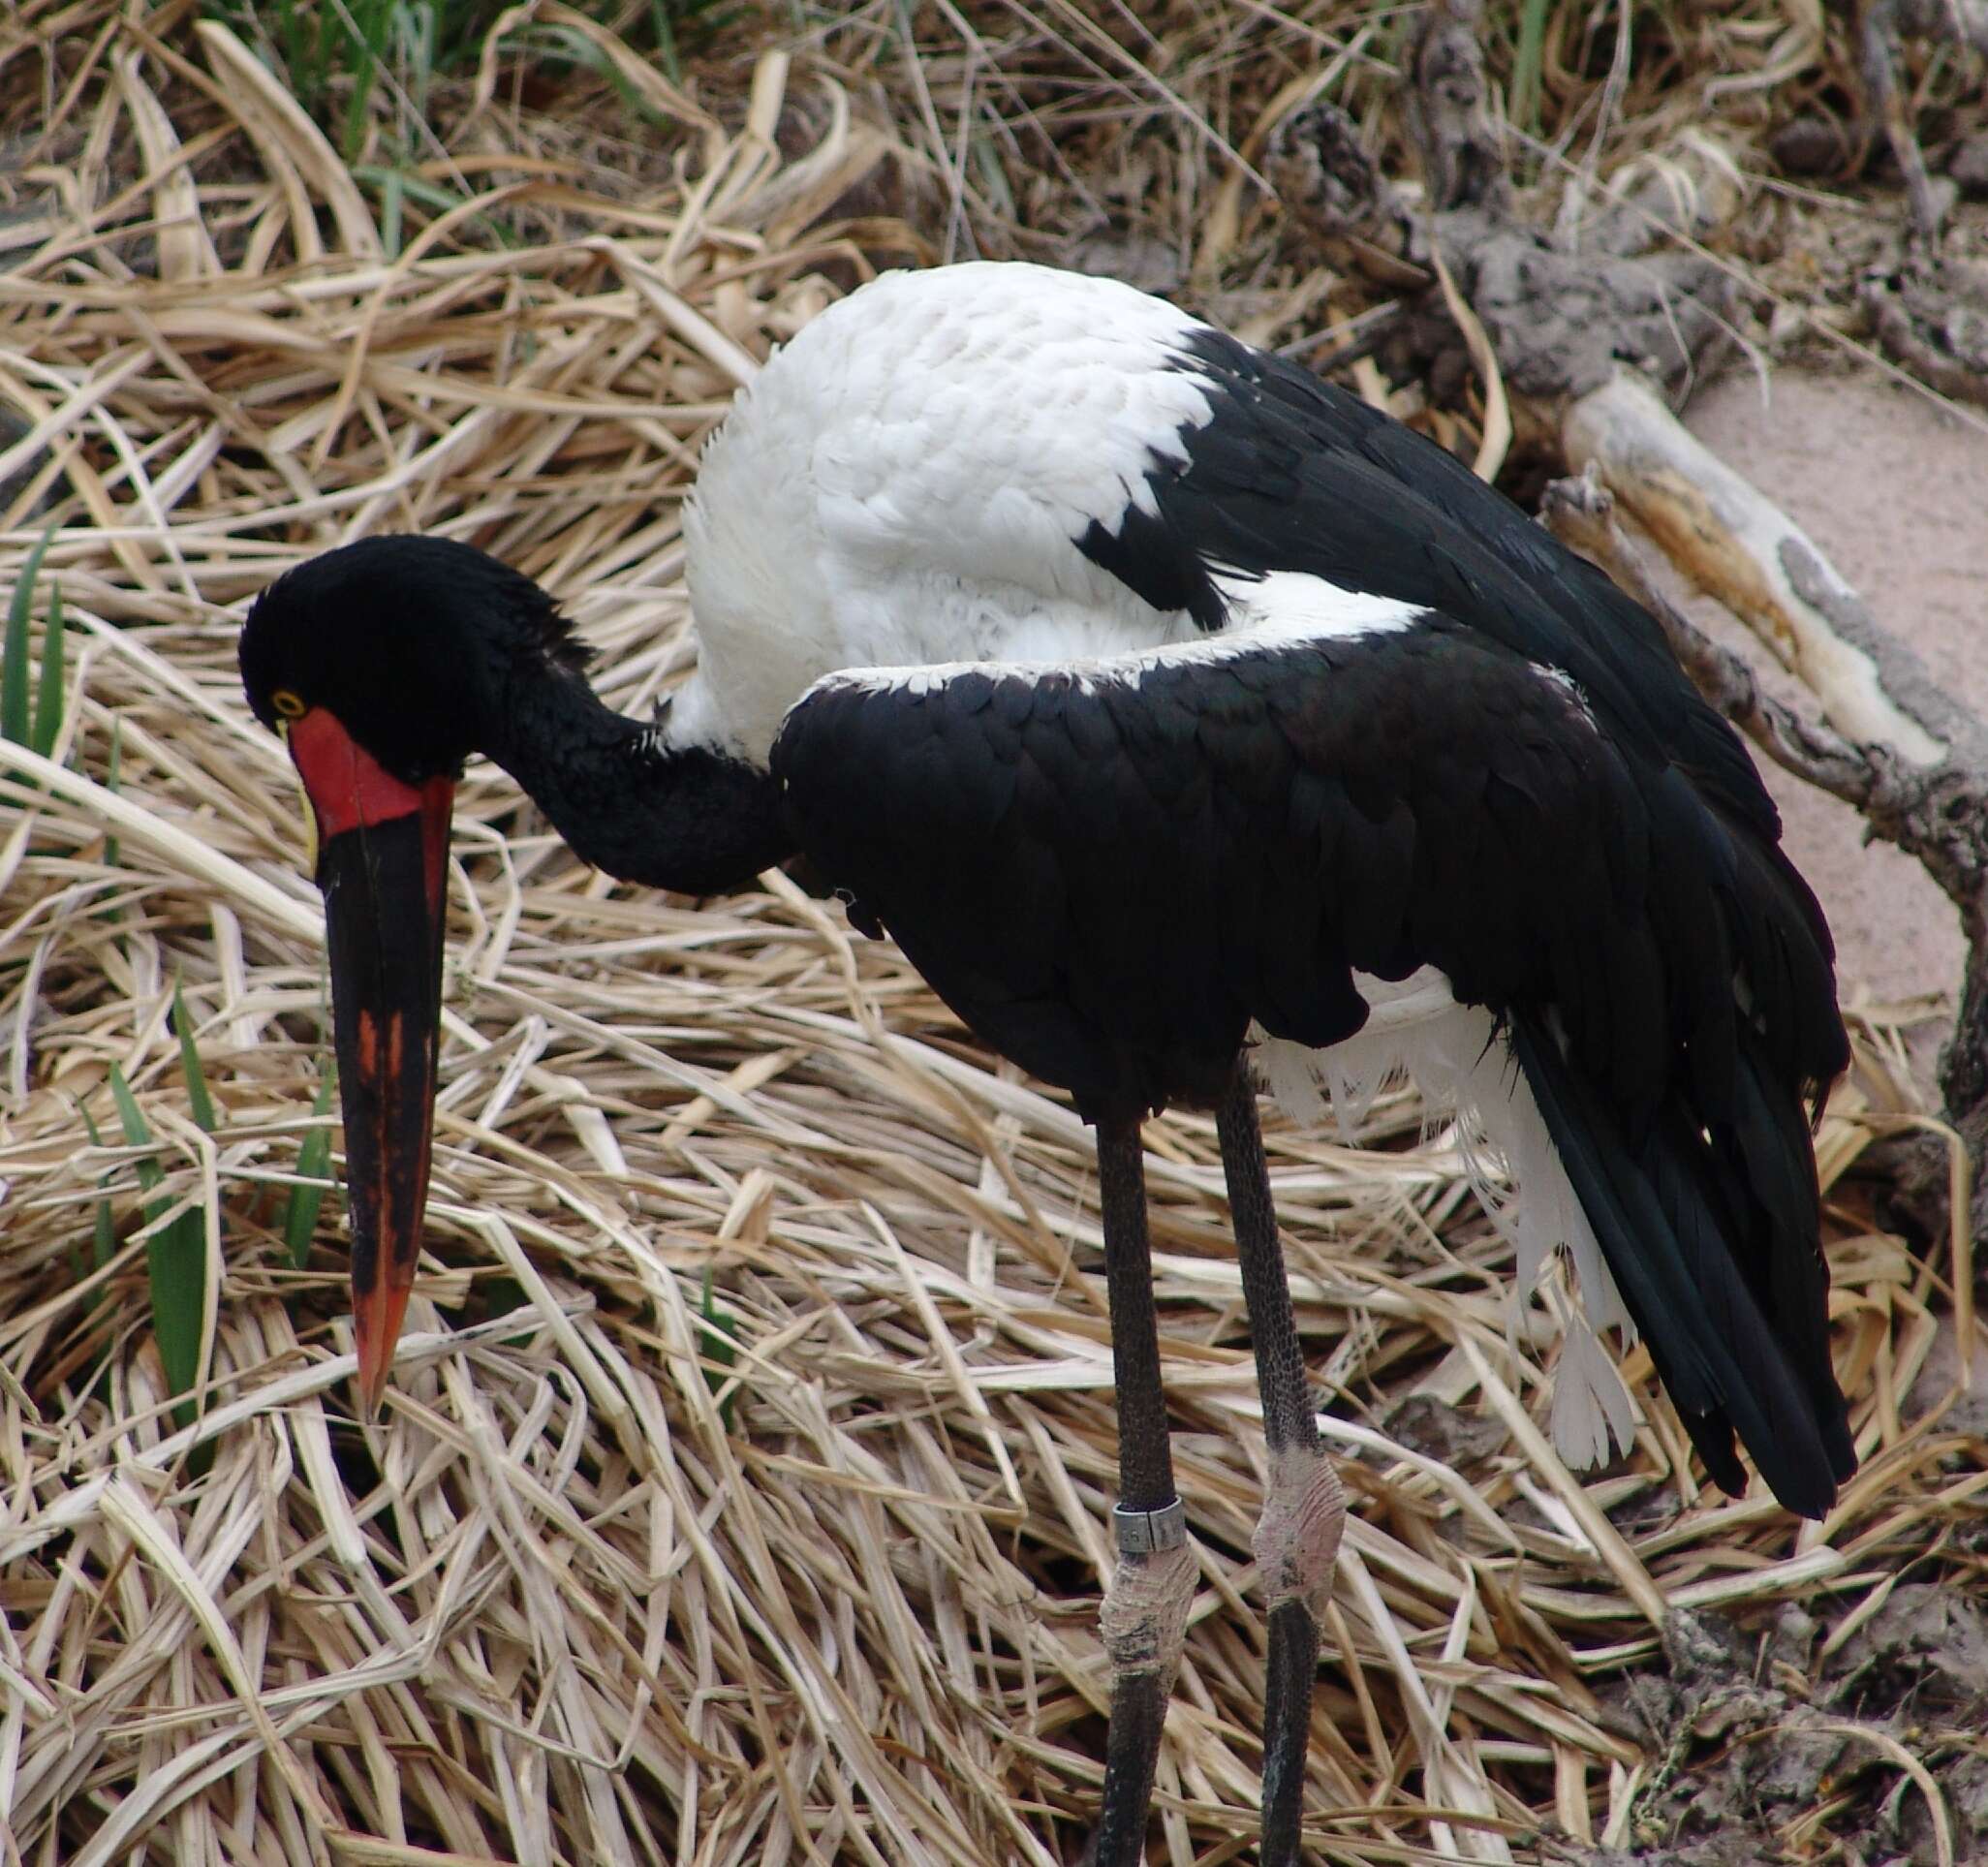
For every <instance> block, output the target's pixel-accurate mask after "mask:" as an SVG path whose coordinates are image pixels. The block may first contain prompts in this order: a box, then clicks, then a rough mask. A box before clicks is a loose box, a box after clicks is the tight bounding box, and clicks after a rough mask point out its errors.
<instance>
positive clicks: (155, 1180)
mask: <svg viewBox="0 0 1988 1867" xmlns="http://www.w3.org/2000/svg"><path fill="white" fill-rule="evenodd" d="M110 1095H111V1099H112V1100H113V1101H114V1102H115V1103H116V1104H117V1119H118V1122H119V1124H120V1125H121V1126H122V1128H123V1130H124V1138H125V1139H126V1140H127V1141H128V1142H130V1143H131V1145H132V1146H134V1147H142V1146H144V1145H145V1144H146V1143H147V1142H148V1141H150V1140H151V1138H152V1131H151V1129H150V1128H149V1127H148V1126H147V1125H146V1123H145V1115H144V1110H143V1109H141V1108H140V1106H139V1105H138V1098H137V1097H136V1096H134V1095H133V1094H132V1093H131V1085H130V1084H129V1083H128V1082H126V1081H125V1079H124V1072H123V1071H122V1070H120V1069H118V1067H117V1066H116V1065H115V1064H114V1063H113V1064H112V1065H111V1066H110ZM138 1177H139V1185H140V1187H142V1188H144V1190H145V1191H146V1192H148V1193H149V1192H150V1191H152V1190H153V1189H154V1188H155V1187H157V1186H158V1185H159V1183H160V1181H161V1180H163V1179H164V1178H165V1177H166V1176H165V1173H164V1171H163V1170H162V1169H161V1167H160V1166H159V1163H158V1162H157V1161H156V1160H153V1159H149V1158H147V1159H145V1160H141V1161H140V1162H139V1164H138ZM165 1210H166V1202H165V1201H164V1200H151V1201H148V1202H147V1203H146V1206H145V1218H146V1221H147V1222H148V1223H149V1222H150V1221H152V1220H154V1219H156V1218H158V1217H159V1215H160V1214H161V1213H163V1212H164V1211H165ZM206 1255H207V1232H206V1220H205V1215H204V1214H202V1212H201V1210H200V1209H199V1208H198V1207H191V1208H189V1209H188V1210H187V1211H185V1212H183V1213H181V1214H180V1216H179V1217H178V1218H177V1219H175V1220H173V1222H172V1223H171V1225H170V1226H165V1227H162V1228H161V1229H159V1230H157V1231H155V1232H153V1233H152V1235H151V1236H150V1237H149V1238H147V1239H146V1240H145V1267H146V1269H147V1271H148V1272H149V1273H150V1276H151V1285H152V1328H153V1332H154V1333H155V1334H156V1335H157V1337H158V1341H159V1359H160V1360H161V1361H163V1362H164V1363H165V1364H166V1385H167V1386H168V1387H169V1388H170V1389H171V1392H173V1393H175V1394H183V1393H185V1392H186V1391H187V1389H188V1388H189V1387H191V1386H192V1385H194V1382H195V1380H196V1378H197V1377H198V1376H199V1374H200V1371H201V1326H202V1322H204V1321H205V1320H206V1308H207V1277H206ZM173 1417H174V1418H175V1419H179V1420H180V1421H181V1423H182V1424H184V1423H186V1420H187V1419H190V1418H191V1413H190V1412H189V1413H187V1414H186V1415H185V1416H183V1417H182V1415H181V1413H180V1410H179V1409H176V1408H175V1409H174V1411H173Z"/></svg>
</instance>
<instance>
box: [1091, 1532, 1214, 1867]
mask: <svg viewBox="0 0 1988 1867" xmlns="http://www.w3.org/2000/svg"><path fill="white" fill-rule="evenodd" d="M1113 1521H1114V1523H1115V1525H1116V1527H1117V1531H1118V1547H1119V1557H1118V1569H1117V1571H1116V1572H1115V1573H1114V1574H1113V1575H1112V1577H1111V1586H1110V1588H1109V1589H1108V1590H1107V1591H1106V1592H1105V1596H1104V1604H1103V1609H1102V1611H1101V1612H1100V1614H1099V1617H1098V1618H1099V1621H1100V1624H1101V1625H1102V1627H1103V1634H1104V1651H1105V1653H1106V1655H1107V1656H1108V1657H1109V1659H1110V1661H1111V1731H1110V1735H1109V1736H1108V1738H1107V1739H1106V1740H1105V1750H1104V1806H1103V1817H1102V1820H1100V1822H1099V1824H1098V1832H1097V1835H1096V1836H1095V1837H1094V1838H1093V1841H1092V1845H1091V1849H1090V1851H1089V1852H1088V1854H1087V1855H1086V1858H1087V1859H1088V1860H1091V1861H1095V1862H1096V1864H1097V1867H1139V1862H1140V1861H1141V1860H1143V1859H1144V1857H1145V1855H1144V1850H1145V1844H1146V1816H1147V1810H1148V1808H1149V1807H1150V1805H1151V1803H1152V1800H1153V1772H1154V1769H1155V1768H1156V1766H1157V1765H1158V1763H1159V1760H1160V1734H1161V1732H1162V1730H1163V1729H1164V1728H1165V1724H1166V1701H1167V1699H1168V1698H1169V1697H1171V1696H1172V1694H1173V1675H1174V1674H1175V1672H1177V1671H1178V1670H1179V1669H1180V1650H1181V1643H1182V1641H1183V1640H1184V1639H1185V1637H1186V1634H1187V1617H1188V1607H1189V1604H1190V1603H1192V1602H1193V1601H1194V1598H1195V1552H1194V1550H1193V1549H1192V1548H1191V1547H1190V1546H1189V1543H1188V1540H1187V1517H1186V1514H1185V1512H1184V1511H1183V1510H1182V1509H1181V1506H1180V1503H1179V1501H1178V1500H1175V1502H1173V1503H1172V1504H1170V1505H1168V1506H1167V1507H1166V1508H1165V1509H1161V1510H1128V1509H1125V1508H1124V1507H1123V1506H1121V1507H1120V1508H1119V1509H1118V1510H1116V1511H1115V1512H1114V1513H1113Z"/></svg>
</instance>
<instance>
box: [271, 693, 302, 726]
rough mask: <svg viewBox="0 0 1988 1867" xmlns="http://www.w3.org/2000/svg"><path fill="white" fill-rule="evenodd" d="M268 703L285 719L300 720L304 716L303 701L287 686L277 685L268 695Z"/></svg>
mask: <svg viewBox="0 0 1988 1867" xmlns="http://www.w3.org/2000/svg"><path fill="white" fill-rule="evenodd" d="M269 704H270V705H271V706H273V707H274V708H275V709H276V710H277V712H279V713H280V714H282V715H283V717H284V718H285V719H286V720H300V719H302V718H303V716H304V703H303V701H302V700H299V699H298V698H297V697H296V696H295V694H293V693H292V692H291V691H290V689H289V688H287V687H279V688H278V689H277V690H276V691H275V693H273V694H271V695H270V696H269Z"/></svg>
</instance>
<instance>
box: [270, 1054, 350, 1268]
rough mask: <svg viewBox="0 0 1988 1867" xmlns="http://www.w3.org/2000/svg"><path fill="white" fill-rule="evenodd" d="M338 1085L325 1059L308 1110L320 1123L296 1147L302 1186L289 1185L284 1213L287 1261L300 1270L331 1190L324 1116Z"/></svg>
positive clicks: (329, 1150)
mask: <svg viewBox="0 0 1988 1867" xmlns="http://www.w3.org/2000/svg"><path fill="white" fill-rule="evenodd" d="M337 1089H338V1074H337V1071H336V1070H335V1069H334V1068H333V1066H332V1065H331V1063H330V1062H329V1061H328V1060H327V1061H326V1065H325V1079H324V1080H323V1081H322V1082H321V1083H319V1085H318V1099H317V1101H315V1102H314V1103H312V1104H311V1113H312V1114H313V1115H316V1116H318V1117H319V1118H320V1122H321V1125H320V1126H319V1127H317V1128H314V1129H312V1130H311V1132H310V1133H309V1134H308V1135H306V1136H304V1137H303V1145H302V1146H300V1147H299V1148H298V1149H297V1150H296V1177H297V1178H298V1179H299V1180H302V1181H305V1182H306V1184H305V1185H303V1186H294V1187H292V1188H291V1189H290V1203H289V1205H288V1206H287V1207H286V1208H285V1209H284V1213H283V1242H284V1244H285V1245H286V1246H288V1247H289V1250H290V1261H291V1262H292V1263H293V1264H295V1266H296V1268H297V1269H298V1270H302V1269H303V1268H304V1266H305V1265H306V1264H307V1263H309V1262H310V1257H311V1237H312V1234H313V1233H314V1232H315V1231H316V1230H317V1229H318V1211H319V1208H320V1207H321V1206H323V1205H324V1203H325V1195H326V1193H328V1192H329V1191H330V1190H331V1187H332V1184H333V1182H332V1179H331V1129H330V1125H329V1124H328V1123H326V1122H324V1121H323V1117H325V1116H326V1115H328V1114H329V1113H330V1112H331V1098H332V1096H333V1095H334V1094H335V1093H336V1092H337Z"/></svg>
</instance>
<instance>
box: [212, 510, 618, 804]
mask: <svg viewBox="0 0 1988 1867" xmlns="http://www.w3.org/2000/svg"><path fill="white" fill-rule="evenodd" d="M240 659H241V683H242V686H243V688H244V689H245V690H246V691H247V694H248V701H249V705H250V706H252V707H253V708H254V709H255V713H256V717H257V718H258V719H259V720H261V721H262V722H263V724H264V726H266V727H270V728H280V726H281V724H282V722H284V721H286V720H295V719H299V718H301V717H302V716H303V715H304V714H305V713H306V712H308V711H310V710H311V709H312V708H314V707H323V708H325V709H326V711H327V712H329V713H330V714H331V715H333V716H334V717H335V718H336V719H337V721H338V722H339V724H340V725H341V726H343V727H344V729H345V730H346V731H347V732H349V733H350V734H351V735H352V737H353V738H354V739H355V740H356V741H357V743H358V744H359V745H361V746H363V747H364V748H365V750H366V751H367V752H368V753H370V754H371V755H372V756H373V757H374V758H375V759H377V760H378V761H379V762H380V764H381V765H382V766H383V767H384V768H385V769H386V770H388V771H389V772H390V773H392V775H393V776H394V777H396V778H398V779H400V780H401V781H402V782H403V783H407V784H419V783H420V782H421V781H422V780H423V779H427V778H434V777H440V776H444V775H449V776H452V775H454V774H456V773H458V772H460V771H461V769H462V763H463V761H464V759H466V758H467V757H468V756H469V754H470V753H471V752H473V751H475V750H476V749H477V748H478V747H479V746H480V745H484V744H487V743H488V742H489V741H490V738H491V736H492V726H493V723H495V722H498V721H500V719H501V714H500V712H499V709H501V708H502V707H503V706H504V705H505V703H506V695H507V693H508V691H509V689H510V676H511V675H512V674H513V672H515V671H517V670H519V669H525V670H527V671H528V672H530V673H535V674H537V675H539V676H540V677H541V678H543V676H544V672H545V671H547V667H548V664H549V666H550V667H551V668H556V669H565V670H569V671H572V672H578V671H579V670H580V669H584V668H585V666H586V663H587V651H586V649H585V648H584V647H583V646H582V645H581V644H580V643H579V642H578V641H577V640H576V639H575V637H574V635H573V631H572V625H571V624H570V623H569V622H568V621H567V620H566V618H565V617H564V616H563V615H561V614H560V612H559V607H558V606H557V605H556V604H555V603H554V602H553V601H552V599H551V598H550V597H548V596H547V595H546V594H545V592H544V591H543V590H542V589H540V588H539V586H538V585H537V584H536V583H534V582H533V581H532V580H531V578H530V577H528V576H522V575H521V574H520V573H518V572H516V571H513V569H511V567H510V566H509V565H507V564H500V563H499V562H498V561H497V560H496V559H495V558H493V557H489V556H486V555H485V554H484V553H483V552H481V551H480V550H478V549H476V548H475V547H474V546H473V545H459V544H456V543H455V542H454V541H453V540H451V539H444V538H413V537H402V536H394V537H388V538H368V539H361V540H360V541H358V543H357V544H354V545H342V546H340V547H339V548H338V549H337V550H333V551H326V553H325V554H324V556H322V557H315V558H312V559H311V560H310V561H309V562H308V563H305V564H300V565H298V566H297V568H296V569H295V570H294V571H290V572H287V573H286V574H285V575H284V576H280V577H278V578H277V579H276V581H275V582H274V583H272V584H270V586H269V587H268V588H267V589H266V590H264V592H263V594H262V595H261V596H260V597H258V598H257V599H256V601H255V605H254V607H252V608H251V609H250V610H249V614H248V621H247V622H246V623H245V624H244V625H243V627H242V632H241V646H240Z"/></svg>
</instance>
